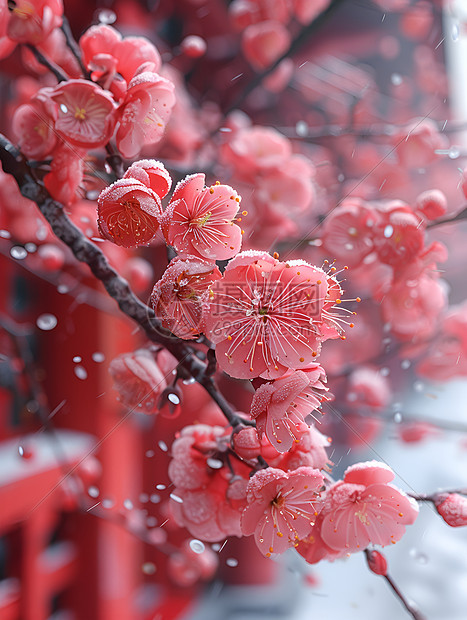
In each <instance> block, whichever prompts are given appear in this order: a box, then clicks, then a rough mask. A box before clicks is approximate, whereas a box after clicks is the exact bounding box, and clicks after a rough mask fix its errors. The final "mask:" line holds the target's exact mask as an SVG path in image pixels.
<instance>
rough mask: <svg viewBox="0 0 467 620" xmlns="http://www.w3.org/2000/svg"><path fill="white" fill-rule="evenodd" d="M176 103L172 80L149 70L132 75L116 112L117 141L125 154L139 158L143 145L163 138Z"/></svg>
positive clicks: (124, 155)
mask: <svg viewBox="0 0 467 620" xmlns="http://www.w3.org/2000/svg"><path fill="white" fill-rule="evenodd" d="M174 103H175V96H174V85H173V84H172V82H170V81H169V80H167V79H165V78H163V77H161V76H160V75H158V74H157V73H152V72H150V71H144V72H143V73H139V74H137V75H135V77H134V78H132V80H131V81H130V83H129V85H128V90H127V92H126V94H125V98H124V100H123V101H122V103H121V105H120V107H119V108H118V112H117V118H118V121H119V126H118V129H117V134H116V140H117V147H118V150H119V151H120V153H121V154H122V155H123V157H126V158H127V159H131V158H133V157H136V156H137V155H138V154H139V152H140V151H141V149H142V148H143V146H145V145H148V144H156V143H157V142H159V141H160V140H161V138H162V135H163V133H164V129H165V126H166V124H167V121H168V120H169V117H170V113H171V110H172V107H173V105H174Z"/></svg>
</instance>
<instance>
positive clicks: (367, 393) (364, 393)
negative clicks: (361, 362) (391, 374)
mask: <svg viewBox="0 0 467 620" xmlns="http://www.w3.org/2000/svg"><path fill="white" fill-rule="evenodd" d="M346 400H347V403H348V404H349V406H351V407H353V408H361V407H370V408H371V409H384V407H386V406H387V405H388V404H389V402H390V400H391V390H390V384H389V381H388V379H387V377H384V376H383V375H382V374H381V373H380V372H378V370H376V369H374V368H371V367H369V366H360V367H358V368H356V369H355V370H353V371H352V372H351V373H350V375H349V382H348V391H347V395H346Z"/></svg>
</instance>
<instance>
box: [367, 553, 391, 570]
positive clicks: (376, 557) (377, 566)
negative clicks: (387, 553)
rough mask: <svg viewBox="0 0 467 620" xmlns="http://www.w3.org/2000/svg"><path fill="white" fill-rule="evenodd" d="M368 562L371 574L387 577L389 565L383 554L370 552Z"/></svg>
mask: <svg viewBox="0 0 467 620" xmlns="http://www.w3.org/2000/svg"><path fill="white" fill-rule="evenodd" d="M366 561H367V563H368V568H369V569H370V570H371V572H373V573H375V575H387V572H388V563H387V561H386V558H385V557H384V555H383V554H382V553H380V552H379V551H368V552H367V554H366Z"/></svg>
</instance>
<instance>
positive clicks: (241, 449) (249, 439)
mask: <svg viewBox="0 0 467 620" xmlns="http://www.w3.org/2000/svg"><path fill="white" fill-rule="evenodd" d="M232 441H233V447H234V450H235V452H236V453H237V454H238V456H239V457H241V458H242V459H246V460H250V459H254V458H256V457H257V456H258V454H260V453H261V444H260V441H259V438H258V432H257V430H256V428H253V427H252V426H249V427H247V428H242V430H241V431H239V432H238V433H236V434H235V435H234V436H233V439H232Z"/></svg>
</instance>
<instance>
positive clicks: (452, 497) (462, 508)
mask: <svg viewBox="0 0 467 620" xmlns="http://www.w3.org/2000/svg"><path fill="white" fill-rule="evenodd" d="M435 506H436V510H437V511H438V512H439V514H440V515H441V516H442V517H443V519H444V520H445V521H446V523H447V524H448V525H450V526H451V527H462V526H464V525H467V497H465V496H464V495H460V494H459V493H440V494H439V495H438V496H437V497H436V499H435Z"/></svg>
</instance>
